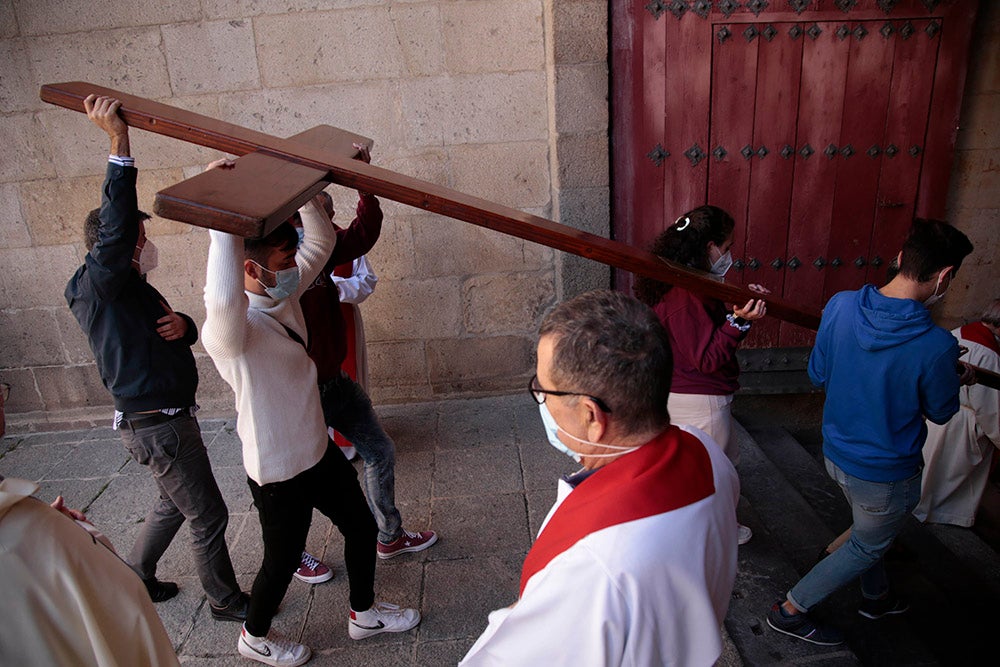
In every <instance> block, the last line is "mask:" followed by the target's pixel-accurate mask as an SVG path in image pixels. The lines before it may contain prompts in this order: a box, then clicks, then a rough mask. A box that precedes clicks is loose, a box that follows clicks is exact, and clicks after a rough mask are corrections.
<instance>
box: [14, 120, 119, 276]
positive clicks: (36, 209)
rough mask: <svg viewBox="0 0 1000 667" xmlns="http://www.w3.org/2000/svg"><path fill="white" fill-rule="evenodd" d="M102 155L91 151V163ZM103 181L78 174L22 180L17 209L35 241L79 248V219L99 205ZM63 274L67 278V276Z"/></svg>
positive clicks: (102, 179) (38, 243)
mask: <svg viewBox="0 0 1000 667" xmlns="http://www.w3.org/2000/svg"><path fill="white" fill-rule="evenodd" d="M105 143H107V137H105ZM104 150H105V152H104V154H103V155H106V154H107V146H105V149H104ZM102 157H103V156H102V154H101V153H91V158H92V160H91V161H92V162H93V163H94V164H101V158H102ZM103 182H104V177H103V176H81V177H79V178H55V179H45V180H39V181H28V182H25V183H22V184H21V197H20V199H21V209H22V210H23V212H24V222H25V224H26V225H27V227H28V228H29V229H30V230H31V237H32V238H33V239H34V242H35V244H37V245H40V246H54V245H65V244H69V243H76V244H79V245H80V247H81V248H82V247H83V221H84V220H85V219H86V217H87V213H89V212H90V211H91V210H92V209H95V208H97V207H98V206H100V205H101V184H102V183H103ZM83 252H86V250H84V251H83ZM66 277H67V279H68V278H69V275H67V276H66Z"/></svg>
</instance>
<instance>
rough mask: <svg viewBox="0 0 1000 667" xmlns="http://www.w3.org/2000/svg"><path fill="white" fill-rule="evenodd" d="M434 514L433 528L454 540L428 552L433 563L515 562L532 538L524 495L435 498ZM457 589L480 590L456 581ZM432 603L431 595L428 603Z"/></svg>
mask: <svg viewBox="0 0 1000 667" xmlns="http://www.w3.org/2000/svg"><path fill="white" fill-rule="evenodd" d="M431 511H432V514H431V525H432V526H434V529H435V530H438V531H440V532H441V534H442V535H446V536H451V539H442V540H441V543H440V544H437V545H435V546H434V547H433V548H432V549H431V550H430V551H428V557H429V558H430V560H431V562H432V563H433V562H435V561H438V562H440V561H450V560H452V559H461V560H460V561H454V562H461V561H466V562H468V561H467V560H466V559H469V558H475V557H479V558H480V560H481V559H482V557H497V556H499V557H503V556H508V557H510V558H512V559H515V560H516V559H517V558H518V557H521V556H523V554H524V553H525V552H526V551H527V549H528V544H529V539H530V538H529V534H528V521H527V511H526V508H525V503H524V496H523V495H522V494H519V493H510V494H503V495H494V496H480V495H471V496H461V497H456V498H435V499H434V502H433V505H432V508H431ZM428 567H430V566H428ZM455 586H456V587H458V588H459V589H460V590H462V592H463V594H465V595H469V594H471V592H472V591H474V590H477V587H475V586H472V587H466V586H459V584H458V583H457V582H456V583H455ZM431 600H432V598H431V597H430V595H428V596H427V601H428V603H430V602H431ZM508 604H509V603H508ZM428 616H429V614H428ZM423 632H428V628H423ZM454 636H456V635H452V637H454ZM440 638H441V639H443V638H444V637H440Z"/></svg>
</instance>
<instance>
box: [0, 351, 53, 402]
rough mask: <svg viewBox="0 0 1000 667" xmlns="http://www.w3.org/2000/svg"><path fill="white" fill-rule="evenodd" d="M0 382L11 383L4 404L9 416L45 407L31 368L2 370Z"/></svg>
mask: <svg viewBox="0 0 1000 667" xmlns="http://www.w3.org/2000/svg"><path fill="white" fill-rule="evenodd" d="M4 344H6V343H4ZM0 382H6V383H7V384H9V385H10V396H8V397H7V400H6V401H4V404H3V409H4V413H5V414H6V415H7V416H8V417H9V416H10V415H14V414H20V413H22V412H36V411H39V410H44V409H45V404H44V403H43V402H42V394H41V392H39V391H38V386H37V385H36V384H35V374H34V372H32V370H31V369H30V368H5V369H3V370H0Z"/></svg>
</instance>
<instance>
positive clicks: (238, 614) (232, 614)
mask: <svg viewBox="0 0 1000 667" xmlns="http://www.w3.org/2000/svg"><path fill="white" fill-rule="evenodd" d="M208 606H209V607H210V608H211V610H212V618H214V619H215V620H217V621H237V622H239V623H242V622H243V621H245V620H247V610H248V609H249V608H250V596H249V595H247V594H246V593H240V594H239V595H237V596H236V599H235V600H233V601H232V602H230V603H229V604H227V605H226V606H225V607H216V606H215V605H214V604H209V605H208Z"/></svg>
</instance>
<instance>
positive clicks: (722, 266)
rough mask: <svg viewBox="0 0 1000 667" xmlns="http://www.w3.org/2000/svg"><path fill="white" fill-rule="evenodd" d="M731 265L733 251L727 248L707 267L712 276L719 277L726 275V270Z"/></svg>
mask: <svg viewBox="0 0 1000 667" xmlns="http://www.w3.org/2000/svg"><path fill="white" fill-rule="evenodd" d="M732 265H733V253H731V252H730V251H728V250H727V251H726V252H725V254H724V255H721V256H720V257H719V259H717V260H715V262H713V263H712V268H710V269H709V272H710V273H711V274H712V275H713V276H718V277H720V278H721V277H723V276H724V275H726V272H727V271H729V267H731V266H732Z"/></svg>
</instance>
